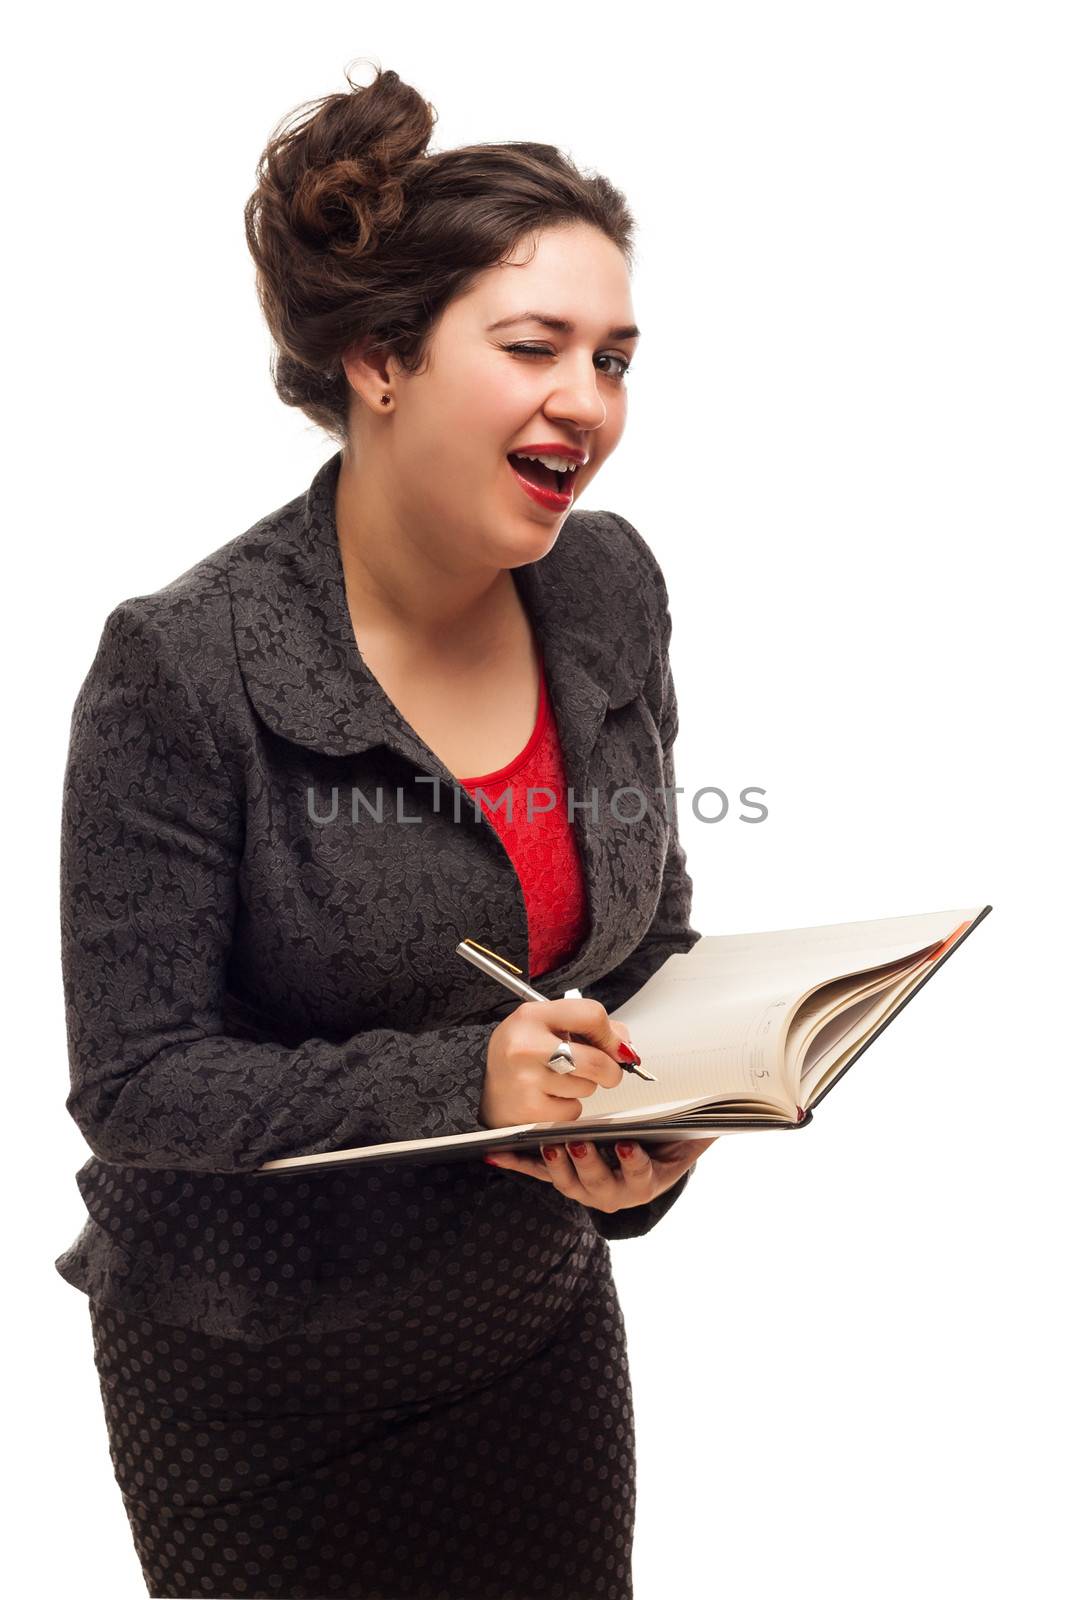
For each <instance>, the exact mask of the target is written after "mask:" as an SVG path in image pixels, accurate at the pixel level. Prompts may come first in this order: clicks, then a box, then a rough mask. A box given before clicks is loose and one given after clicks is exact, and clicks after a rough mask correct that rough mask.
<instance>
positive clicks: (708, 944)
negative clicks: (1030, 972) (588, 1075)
mask: <svg viewBox="0 0 1067 1600" xmlns="http://www.w3.org/2000/svg"><path fill="white" fill-rule="evenodd" d="M981 911H982V907H981V906H971V907H969V908H966V907H965V908H963V909H962V910H954V911H929V912H924V913H922V914H920V915H918V916H911V917H882V918H880V919H878V920H877V921H873V922H838V923H831V924H828V925H827V926H825V927H818V928H780V929H775V930H772V931H771V932H767V933H738V934H706V935H705V936H704V937H703V938H702V939H700V940H698V941H697V943H696V944H695V945H694V946H693V948H692V950H690V951H689V952H688V953H687V954H685V955H677V956H670V957H669V958H668V963H671V962H675V961H677V962H682V961H685V962H689V963H699V964H700V965H705V964H708V965H710V966H711V968H712V970H713V971H714V972H715V973H716V976H717V978H718V977H721V978H722V980H723V981H729V983H730V984H731V986H732V987H736V986H739V985H748V984H749V983H755V984H756V985H757V986H759V987H762V982H761V979H763V978H766V977H767V976H769V975H770V974H771V973H774V974H775V976H776V978H779V979H783V980H785V983H786V987H787V988H792V987H795V988H796V989H798V990H801V991H803V990H806V989H808V988H810V987H811V985H812V984H814V983H829V982H833V981H834V980H835V979H837V978H843V977H846V976H847V975H848V974H849V973H852V972H860V971H862V970H864V969H865V968H867V967H873V966H882V965H883V964H885V963H888V962H891V961H898V960H900V959H901V958H902V957H904V956H909V955H917V954H918V953H919V951H920V950H923V949H926V948H928V947H929V946H931V945H934V944H940V943H941V942H942V941H943V940H945V939H947V938H948V937H949V935H950V934H952V933H955V932H956V930H957V928H958V927H959V926H960V924H961V923H970V922H973V921H974V919H975V918H976V917H977V916H979V914H980V913H981ZM668 963H665V965H666V964H668ZM632 998H633V999H636V998H637V996H633V997H632ZM630 1003H631V1002H630V1001H627V1004H630ZM635 1032H636V1028H635Z"/></svg>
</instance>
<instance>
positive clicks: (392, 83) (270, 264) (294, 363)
mask: <svg viewBox="0 0 1067 1600" xmlns="http://www.w3.org/2000/svg"><path fill="white" fill-rule="evenodd" d="M362 59H367V58H362ZM345 77H346V79H348V83H349V86H350V90H351V92H350V93H340V94H330V95H324V96H323V97H322V98H321V99H318V100H312V101H308V102H305V103H304V104H303V105H300V106H298V107H296V109H295V110H294V111H292V112H290V113H289V114H288V116H286V117H284V118H283V119H282V121H281V122H280V123H278V125H277V126H276V127H275V128H274V130H273V132H272V134H271V136H270V139H269V141H268V143H267V146H266V149H265V150H264V151H263V154H262V155H261V156H260V159H259V162H258V164H257V167H256V178H257V183H256V188H255V190H254V192H253V193H252V195H251V196H250V197H249V199H248V202H247V204H246V205H245V211H244V218H245V236H246V238H247V240H248V248H249V250H250V251H251V252H252V257H253V259H254V261H255V264H256V291H257V294H258V297H259V303H260V306H261V307H262V310H263V315H264V317H265V318H266V322H267V326H268V328H269V329H270V333H271V336H272V338H273V340H274V343H275V345H276V347H277V348H276V351H275V354H274V357H273V359H272V362H271V376H272V378H273V380H274V387H275V388H276V389H277V391H278V394H279V396H280V398H281V399H282V400H283V401H284V403H285V404H286V405H288V406H299V408H300V409H301V410H302V411H303V412H304V413H305V415H307V416H308V417H310V418H311V420H312V421H313V422H314V423H316V424H317V425H318V426H319V427H320V428H323V429H324V430H325V431H326V432H327V433H328V434H330V435H331V436H332V437H333V438H335V439H336V440H338V441H339V442H340V443H342V444H343V443H344V442H345V440H346V437H347V419H348V405H349V396H350V394H351V393H352V391H351V389H350V387H349V384H348V380H347V378H346V376H345V372H344V369H343V367H342V365H341V356H342V354H343V353H344V352H345V351H346V350H348V349H350V348H351V347H352V346H354V345H356V344H364V343H365V345H366V348H368V349H371V350H374V351H379V352H384V353H387V354H391V355H393V356H394V357H395V359H396V361H397V362H398V364H399V365H400V367H401V369H402V370H403V371H405V372H408V373H411V374H414V373H416V372H418V371H419V370H420V368H421V366H422V363H423V361H424V358H425V353H426V347H427V345H428V343H429V339H430V335H431V334H432V332H433V329H434V327H435V326H436V323H437V320H438V318H439V317H440V316H441V314H442V313H443V311H444V309H445V307H446V306H447V305H448V303H449V301H450V300H452V299H453V298H454V297H455V296H456V295H458V294H461V293H462V292H463V291H464V290H465V289H466V288H467V287H468V285H469V284H470V283H471V282H472V280H473V279H474V278H475V277H476V276H477V275H478V274H479V273H480V272H482V271H484V270H485V269H486V268H488V267H492V266H495V265H497V264H498V263H500V262H502V261H505V260H508V259H509V258H510V255H511V252H512V250H513V249H514V248H515V247H516V246H517V245H518V243H519V242H520V241H521V240H522V239H523V238H524V237H525V236H527V235H532V234H537V233H539V232H541V231H542V230H544V229H546V228H551V227H559V226H565V225H567V224H570V223H575V222H585V223H590V224H592V226H593V227H596V228H599V229H600V230H601V232H602V233H604V234H605V235H606V236H607V238H609V239H611V240H612V242H613V243H614V244H616V245H617V246H618V248H619V250H620V251H621V252H622V254H623V256H624V258H625V260H626V264H627V266H628V267H629V268H631V269H632V267H633V243H632V235H633V228H634V220H633V217H632V215H631V213H630V210H629V208H628V206H627V203H626V201H625V199H624V197H623V196H622V194H620V192H619V191H618V190H617V189H616V188H615V187H614V186H613V185H612V184H611V183H609V182H608V181H607V179H606V178H602V177H599V176H597V175H595V174H586V173H583V172H582V171H581V170H580V169H579V168H578V167H576V166H575V164H574V163H573V162H572V161H571V160H570V158H569V157H568V156H566V155H564V154H562V153H561V152H560V151H559V150H558V149H557V148H556V147H555V145H550V144H529V143H520V142H515V143H506V144H476V145H465V146H461V147H457V148H456V149H452V150H445V151H442V152H439V153H437V154H428V153H427V144H428V142H429V138H430V134H431V131H432V129H433V125H434V123H435V121H436V119H437V113H436V111H435V109H434V107H433V106H432V105H430V104H429V103H428V102H427V101H425V100H424V99H423V98H422V96H421V95H420V94H419V93H418V91H417V90H415V89H413V88H411V87H409V85H407V84H406V83H403V82H402V81H401V79H400V78H399V77H398V76H397V74H396V73H395V72H392V71H387V72H383V71H382V70H381V67H380V66H378V67H377V72H376V76H375V78H374V79H373V81H372V82H371V83H369V84H367V85H366V87H363V86H361V85H359V84H353V83H352V80H351V78H349V77H348V73H347V71H346V73H345Z"/></svg>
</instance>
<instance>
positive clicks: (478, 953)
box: [456, 939, 656, 1083]
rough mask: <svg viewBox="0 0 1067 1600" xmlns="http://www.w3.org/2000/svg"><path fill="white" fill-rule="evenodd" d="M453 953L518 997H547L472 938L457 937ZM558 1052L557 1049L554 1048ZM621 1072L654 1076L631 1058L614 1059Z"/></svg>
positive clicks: (653, 1079) (575, 995) (568, 996)
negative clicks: (629, 1059) (627, 1059)
mask: <svg viewBox="0 0 1067 1600" xmlns="http://www.w3.org/2000/svg"><path fill="white" fill-rule="evenodd" d="M456 954H457V955H459V956H462V957H463V959H464V961H469V962H470V964H471V966H472V967H477V968H478V971H479V972H484V973H485V974H486V975H487V976H488V977H490V978H495V979H496V981H497V983H501V984H503V986H504V988H505V989H510V990H511V992H512V994H517V995H518V997H519V999H520V1000H548V999H550V998H551V997H550V996H549V995H547V994H541V993H540V992H539V991H538V990H537V989H534V988H532V987H531V985H530V984H528V983H527V982H526V980H525V979H524V978H523V977H521V976H520V969H519V968H518V967H515V966H512V964H511V962H510V961H505V960H504V957H503V956H498V955H495V954H494V953H493V951H492V950H487V949H486V947H485V945H482V944H476V943H475V942H474V940H473V939H461V940H460V942H459V944H457V946H456ZM564 998H565V999H581V995H580V993H579V992H578V990H574V991H573V992H572V991H570V990H568V992H567V994H566V996H565V997H564ZM557 1053H559V1052H557ZM562 1054H563V1059H564V1060H570V1061H571V1062H572V1067H573V1057H571V1055H570V1052H569V1051H566V1050H564V1051H563V1052H562ZM617 1065H618V1066H620V1067H621V1068H622V1069H623V1071H624V1072H632V1073H634V1074H635V1075H636V1076H637V1077H638V1078H644V1080H645V1082H646V1083H655V1082H656V1076H655V1074H654V1073H652V1072H646V1071H644V1069H643V1068H641V1067H635V1066H634V1065H633V1063H632V1062H629V1061H620V1062H618V1063H617Z"/></svg>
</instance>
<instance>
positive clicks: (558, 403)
mask: <svg viewBox="0 0 1067 1600" xmlns="http://www.w3.org/2000/svg"><path fill="white" fill-rule="evenodd" d="M597 378H598V373H597V372H596V369H595V368H594V367H592V366H588V367H587V368H586V370H585V375H584V376H582V377H578V376H573V377H570V378H568V380H567V381H566V382H560V383H558V384H557V385H556V387H555V388H554V389H553V391H552V393H551V395H550V396H549V398H548V399H547V400H546V401H545V405H544V412H545V415H546V417H554V418H559V419H560V421H564V422H570V423H573V425H574V427H575V428H577V429H580V430H581V431H582V432H583V433H584V432H586V431H587V430H588V429H591V428H599V427H601V426H602V425H603V422H604V419H605V418H606V416H607V414H608V412H607V407H606V406H605V404H604V400H603V397H602V396H601V393H600V386H599V384H598V382H597Z"/></svg>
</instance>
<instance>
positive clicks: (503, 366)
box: [361, 223, 637, 567]
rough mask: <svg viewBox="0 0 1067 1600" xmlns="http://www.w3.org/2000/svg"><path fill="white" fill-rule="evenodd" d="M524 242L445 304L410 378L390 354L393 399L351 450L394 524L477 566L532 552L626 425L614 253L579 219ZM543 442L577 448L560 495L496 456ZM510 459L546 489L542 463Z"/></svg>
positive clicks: (622, 308)
mask: <svg viewBox="0 0 1067 1600" xmlns="http://www.w3.org/2000/svg"><path fill="white" fill-rule="evenodd" d="M531 248H532V245H531V240H530V239H529V238H528V239H526V240H525V241H524V242H523V244H522V245H521V246H520V247H519V249H518V250H517V251H516V252H515V255H516V256H517V257H519V258H520V260H519V262H518V263H516V264H514V265H511V264H508V265H500V266H497V267H493V268H490V269H489V270H487V271H486V272H484V273H482V274H481V275H480V276H479V278H478V279H477V281H476V283H475V285H474V286H473V287H472V288H471V289H470V290H468V291H467V292H466V293H465V294H464V295H462V296H461V297H460V298H458V299H456V300H453V301H452V302H451V303H450V304H449V305H448V307H447V308H446V310H445V312H444V313H443V315H442V317H441V319H440V321H439V323H438V325H437V328H436V330H435V332H434V335H433V338H432V341H431V343H430V345H429V347H428V360H427V364H426V368H425V371H423V372H422V373H420V374H418V375H417V376H416V377H409V376H408V375H407V374H405V373H403V372H400V371H399V370H398V369H397V368H396V367H395V364H394V363H390V375H391V377H392V378H393V384H394V395H395V403H394V405H393V406H392V407H391V408H390V410H389V412H388V413H387V414H386V413H385V408H384V407H383V408H382V409H381V412H380V413H379V415H378V417H376V418H375V426H374V428H373V430H372V437H371V438H370V439H368V440H366V445H369V447H370V448H369V449H367V448H366V446H364V447H362V448H361V458H362V461H363V462H367V463H370V462H373V466H372V467H371V471H372V474H373V475H374V476H377V474H378V472H379V471H380V472H382V473H383V474H386V475H387V478H388V483H389V491H390V492H389V495H388V499H389V500H390V501H391V502H392V505H393V508H394V511H395V513H396V515H397V517H398V519H399V521H400V524H401V526H402V527H404V528H405V529H407V530H408V531H409V532H412V533H415V535H416V537H417V538H419V540H420V542H421V541H422V540H427V541H429V542H430V543H431V544H432V545H434V546H436V547H437V548H438V549H442V550H449V551H450V552H451V553H452V555H453V556H454V555H455V554H456V552H457V550H458V549H460V548H462V550H463V553H464V556H465V557H466V558H467V559H469V560H473V562H474V563H475V564H476V565H480V564H482V563H484V564H486V565H491V566H497V567H508V566H514V565H520V564H523V563H525V562H527V561H531V560H536V559H538V558H539V557H540V556H541V555H544V554H545V553H546V551H547V550H549V549H550V548H551V547H552V545H553V544H554V543H555V540H556V537H557V536H558V534H559V531H560V529H561V528H562V526H563V523H564V521H565V519H566V517H567V515H568V513H569V511H570V510H571V508H572V506H573V505H574V503H575V500H576V499H577V497H578V496H579V495H581V494H582V493H583V492H584V491H585V489H586V487H587V486H588V484H589V483H590V482H591V481H592V479H593V478H594V477H595V476H596V474H597V473H598V472H599V470H600V468H601V467H602V466H603V464H604V462H605V461H606V460H607V458H608V456H610V455H611V452H612V451H613V450H614V449H615V446H616V445H617V444H618V442H619V439H620V437H621V435H622V430H623V427H624V425H625V422H626V404H627V396H626V380H625V372H626V368H627V365H628V363H629V361H630V359H631V358H632V356H633V354H634V351H635V348H636V344H637V335H636V332H635V331H631V330H632V329H633V322H634V315H633V307H632V303H631V299H630V279H629V272H628V270H627V266H626V262H625V260H624V258H623V256H622V254H621V253H620V251H619V250H618V249H617V247H616V246H615V245H614V244H612V242H611V241H610V240H609V239H607V238H606V237H605V236H604V235H603V234H602V233H600V231H599V230H598V229H596V228H593V227H590V226H589V225H587V224H584V223H583V224H574V225H569V226H567V227H559V228H555V229H550V230H548V231H547V232H545V233H543V234H542V235H541V236H540V239H539V241H538V243H537V246H536V250H534V251H533V253H532V254H531ZM527 257H528V259H523V258H527ZM531 313H537V314H541V315H543V316H545V317H549V318H554V319H558V320H560V321H561V322H567V323H570V324H571V325H572V326H571V327H570V328H569V329H568V328H563V327H549V326H545V324H544V323H541V322H539V321H538V320H537V317H536V315H531ZM504 323H506V324H507V325H506V326H502V325H500V324H504ZM517 347H518V348H517ZM368 392H369V394H370V395H371V396H372V398H374V399H376V398H377V395H376V394H375V393H374V390H373V387H371V388H370V390H369V391H368ZM369 409H370V407H369ZM552 445H556V446H562V447H564V448H569V449H570V450H571V451H577V452H579V453H580V455H579V461H578V465H577V468H576V470H575V471H573V472H569V473H568V474H567V475H566V477H565V478H564V479H563V480H562V486H563V496H562V497H561V496H559V495H558V494H557V495H556V498H555V500H554V501H548V502H546V501H543V500H539V499H538V498H537V497H536V494H535V495H534V496H531V494H529V493H528V492H527V490H525V489H524V488H523V486H522V483H521V482H520V481H519V476H518V475H517V473H516V470H515V467H513V465H512V463H511V462H510V461H509V459H508V457H509V455H511V454H512V453H513V452H515V451H516V450H520V449H523V448H524V447H530V446H541V447H544V446H552ZM516 466H517V467H518V469H519V471H520V472H521V474H522V475H524V476H525V475H528V478H529V480H530V481H531V482H534V483H535V484H536V483H538V482H546V483H549V484H551V485H552V486H553V488H555V485H556V481H557V480H555V478H554V477H552V476H551V475H550V474H549V472H548V471H547V470H545V469H543V468H542V467H539V466H536V465H534V464H533V463H532V462H530V461H526V462H517V463H516ZM416 530H417V531H416Z"/></svg>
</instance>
